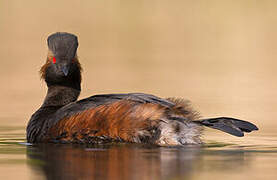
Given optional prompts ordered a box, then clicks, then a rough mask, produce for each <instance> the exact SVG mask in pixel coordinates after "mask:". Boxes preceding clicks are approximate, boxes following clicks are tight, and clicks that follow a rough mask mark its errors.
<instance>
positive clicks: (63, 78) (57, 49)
mask: <svg viewBox="0 0 277 180" xmlns="http://www.w3.org/2000/svg"><path fill="white" fill-rule="evenodd" d="M47 43H48V48H49V54H48V57H47V61H46V63H45V64H44V65H43V66H42V68H41V70H40V72H41V76H42V78H43V79H45V81H46V83H47V85H48V86H51V85H64V86H74V87H75V88H79V86H80V85H79V84H80V82H81V74H80V71H81V66H80V63H79V61H78V59H77V55H76V52H77V48H78V38H77V36H75V35H73V34H70V33H66V32H57V33H54V34H52V35H50V36H49V37H48V39H47Z"/></svg>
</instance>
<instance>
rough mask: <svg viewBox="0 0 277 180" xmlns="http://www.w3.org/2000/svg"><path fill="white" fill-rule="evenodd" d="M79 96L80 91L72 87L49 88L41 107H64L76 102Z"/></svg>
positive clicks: (55, 86) (57, 86)
mask: <svg viewBox="0 0 277 180" xmlns="http://www.w3.org/2000/svg"><path fill="white" fill-rule="evenodd" d="M79 94H80V90H78V89H75V88H72V87H68V86H60V85H53V86H49V87H48V91H47V95H46V97H45V99H44V102H43V105H42V107H47V106H65V105H67V104H69V103H71V102H74V101H76V100H77V99H78V96H79Z"/></svg>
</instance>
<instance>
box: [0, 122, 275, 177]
mask: <svg viewBox="0 0 277 180" xmlns="http://www.w3.org/2000/svg"><path fill="white" fill-rule="evenodd" d="M205 137H206V138H205V141H206V144H205V145H202V146H184V147H157V146H150V145H141V144H140V145H139V144H124V143H122V144H107V145H89V146H88V145H58V144H44V145H31V144H28V143H26V142H25V129H24V127H11V126H5V127H1V129H0V165H1V173H0V179H18V178H20V179H115V180H116V179H118V180H119V179H126V180H129V179H140V180H144V179H210V178H221V179H275V178H276V164H277V141H276V137H277V136H276V134H275V136H274V135H272V134H271V135H270V136H268V135H265V136H259V137H257V136H255V135H250V136H249V137H248V138H246V139H241V138H231V139H232V140H230V139H229V138H228V137H229V135H225V134H224V136H223V133H221V132H207V136H205Z"/></svg>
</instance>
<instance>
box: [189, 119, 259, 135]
mask: <svg viewBox="0 0 277 180" xmlns="http://www.w3.org/2000/svg"><path fill="white" fill-rule="evenodd" d="M194 122H196V123H199V124H201V125H204V126H207V127H210V128H213V129H218V130H221V131H224V132H226V133H229V134H232V135H234V136H238V137H242V136H244V132H247V133H249V132H251V131H254V130H258V127H257V126H256V125H254V124H252V123H250V122H247V121H243V120H239V119H234V118H229V117H218V118H210V119H203V120H200V121H194Z"/></svg>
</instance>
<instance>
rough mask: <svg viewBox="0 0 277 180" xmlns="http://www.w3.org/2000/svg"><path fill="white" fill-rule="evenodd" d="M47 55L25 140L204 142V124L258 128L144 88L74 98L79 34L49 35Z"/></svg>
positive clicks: (240, 132) (230, 129) (239, 130)
mask: <svg viewBox="0 0 277 180" xmlns="http://www.w3.org/2000/svg"><path fill="white" fill-rule="evenodd" d="M47 44H48V54H47V58H46V62H45V64H44V65H43V66H42V67H41V69H40V75H41V78H42V79H43V80H44V81H45V82H46V84H47V87H48V90H47V94H46V97H45V99H44V101H43V103H42V105H41V106H40V108H39V109H38V110H37V111H36V112H35V113H34V114H33V115H32V116H31V118H30V120H29V122H28V125H27V128H26V136H27V142H28V143H33V144H36V143H61V144H64V143H69V144H73V143H74V144H75V143H76V144H102V143H120V142H123V143H142V144H153V145H158V146H184V145H193V144H195V145H199V144H203V140H202V134H203V129H204V128H203V127H204V126H206V127H209V128H213V129H217V130H221V131H223V132H226V133H229V134H231V135H234V136H237V137H242V136H244V133H245V132H246V133H249V132H251V131H254V130H258V127H257V126H256V125H254V124H253V123H250V122H248V121H244V120H240V119H235V118H231V117H216V118H206V119H201V118H200V115H199V113H198V112H197V111H196V110H194V109H193V107H192V106H191V103H190V101H188V100H185V99H182V98H160V97H157V96H154V95H152V94H145V93H125V94H124V93H122V94H99V95H93V96H91V97H88V98H85V99H81V100H78V96H79V95H80V92H81V79H82V78H81V72H82V67H81V64H80V62H79V59H78V56H77V49H78V44H79V43H78V37H77V36H76V35H74V34H72V33H67V32H56V33H53V34H51V35H49V36H48V38H47Z"/></svg>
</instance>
